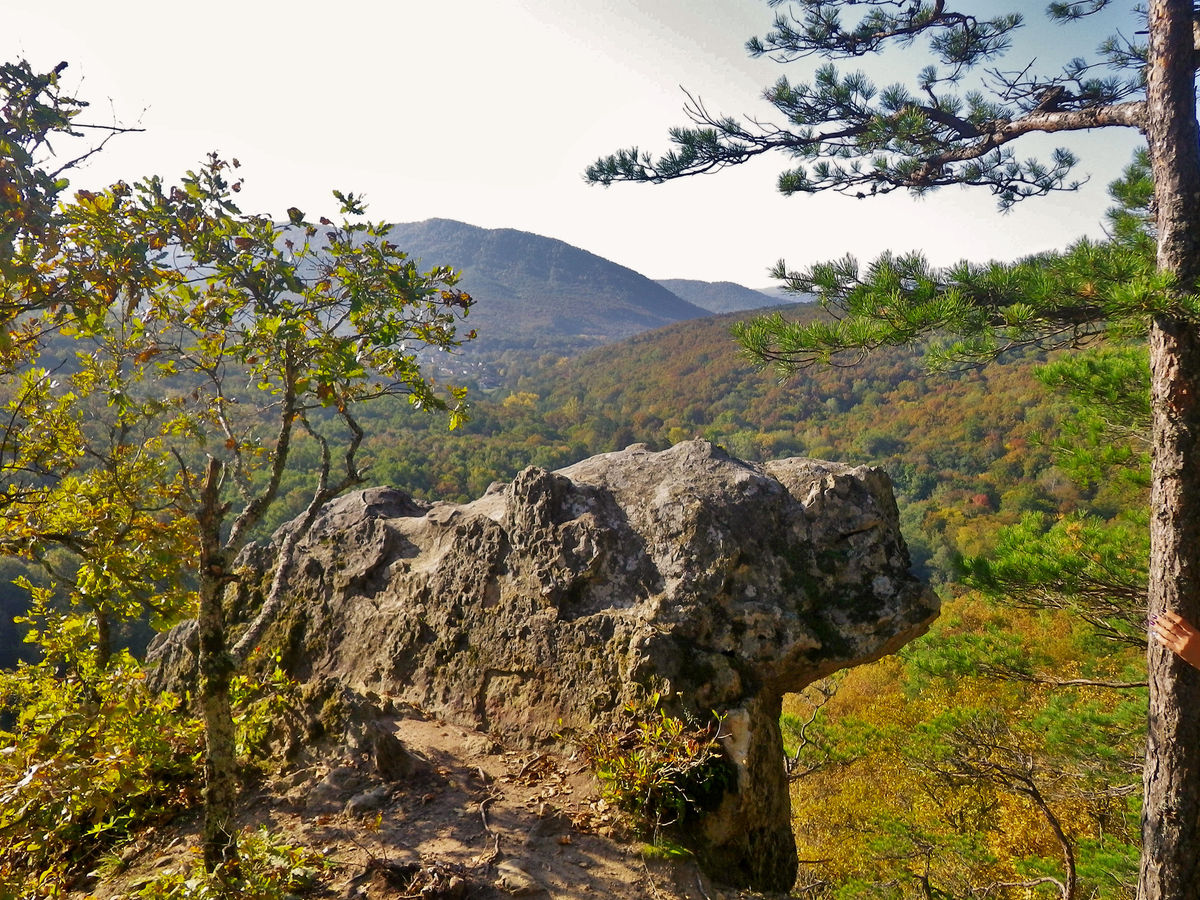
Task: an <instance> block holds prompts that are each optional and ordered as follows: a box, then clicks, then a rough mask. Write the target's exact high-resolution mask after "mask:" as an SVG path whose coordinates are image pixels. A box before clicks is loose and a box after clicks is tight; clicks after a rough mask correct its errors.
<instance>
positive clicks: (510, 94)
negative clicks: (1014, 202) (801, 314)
mask: <svg viewBox="0 0 1200 900" xmlns="http://www.w3.org/2000/svg"><path fill="white" fill-rule="evenodd" d="M1014 5H1016V6H1028V7H1029V13H1030V20H1031V25H1030V29H1031V31H1032V32H1033V37H1034V38H1035V42H1036V43H1038V44H1040V45H1041V46H1040V49H1041V50H1042V51H1050V52H1053V50H1054V49H1055V48H1054V43H1055V42H1056V41H1059V40H1061V39H1062V37H1061V32H1058V31H1054V32H1051V31H1050V30H1049V26H1046V25H1045V24H1043V22H1042V20H1041V19H1040V16H1039V15H1038V12H1039V11H1040V9H1041V8H1042V7H1043V5H1044V4H1042V3H1036V2H1029V3H1018V4H1014ZM991 6H994V4H983V5H982V7H981V8H987V7H991ZM0 10H2V12H3V16H2V19H0V21H3V23H4V28H3V33H2V34H0V50H2V51H3V54H4V57H5V58H7V59H16V58H19V57H25V58H28V59H29V60H30V61H31V62H32V63H34V64H35V66H37V67H39V68H43V69H47V70H48V69H49V68H51V67H53V66H54V65H55V64H56V63H58V62H59V61H60V60H66V61H68V62H69V63H70V66H69V68H68V69H67V70H66V72H65V73H64V80H65V84H66V86H67V87H68V88H69V89H71V90H73V91H75V92H76V93H77V94H78V96H81V97H83V98H85V99H88V100H90V101H92V104H93V106H92V110H91V111H90V113H91V115H90V118H91V120H93V121H102V122H111V121H112V120H113V119H114V118H115V119H117V120H119V121H121V122H122V123H125V124H137V125H140V126H141V127H143V128H145V129H146V130H145V133H143V134H136V135H127V136H124V137H122V138H120V139H118V140H117V141H115V142H113V143H112V144H110V146H109V148H108V149H106V150H105V152H104V153H103V154H102V155H101V156H100V157H99V158H97V161H96V162H94V163H93V164H92V165H90V166H89V168H88V169H87V170H86V171H85V172H84V173H82V174H81V175H79V176H77V177H76V178H75V179H74V182H75V184H76V185H78V186H84V185H90V186H96V185H99V184H102V183H108V182H110V181H113V180H116V179H117V178H125V179H126V180H130V179H133V178H136V177H139V176H141V175H146V174H161V175H163V176H164V177H167V178H173V177H175V176H177V175H178V174H180V173H181V172H183V171H184V170H186V169H187V168H190V167H193V166H194V165H195V164H196V163H197V162H199V160H200V159H201V158H202V157H203V156H204V154H206V153H207V152H208V151H210V150H217V151H219V152H220V153H222V154H223V155H226V156H236V157H238V158H239V159H240V160H241V162H242V163H243V169H242V173H243V174H244V176H245V177H246V182H247V183H246V189H245V190H244V191H243V194H242V197H243V206H244V208H246V209H248V210H253V211H256V212H267V213H271V214H273V215H276V216H278V217H282V216H283V211H284V210H285V209H286V208H287V207H288V206H299V207H301V208H302V209H304V210H305V211H306V212H307V213H309V214H310V215H316V214H321V213H327V212H332V211H333V201H332V200H331V199H330V194H329V192H330V190H331V189H333V188H338V189H341V190H346V191H355V192H362V193H365V194H366V195H367V199H368V202H369V204H370V211H371V214H372V216H373V217H374V218H378V219H385V220H389V221H396V222H408V221H416V220H420V219H426V218H430V217H435V216H437V217H445V218H453V219H460V220H462V221H465V222H469V223H471V224H474V225H480V226H484V227H491V228H498V227H511V228H519V229H522V230H525V231H532V232H536V233H539V234H544V235H548V236H551V237H556V238H560V239H562V240H565V241H568V242H570V243H572V244H576V245H578V246H580V247H583V248H584V249H587V250H590V251H592V252H594V253H598V254H600V255H601V256H605V257H607V258H609V259H612V260H614V261H615V262H618V263H621V264H623V265H627V266H630V267H632V268H634V269H637V270H638V271H640V272H642V273H644V274H646V275H649V276H651V277H654V278H700V279H705V280H710V281H717V280H730V281H738V282H741V283H743V284H746V285H748V286H751V287H763V286H766V285H767V284H768V283H769V279H768V277H767V275H766V271H767V269H768V268H769V267H770V266H771V264H772V263H774V261H775V260H777V259H779V258H781V257H783V258H786V259H787V260H788V263H789V264H790V265H794V266H799V265H803V264H806V263H810V262H816V261H820V260H823V259H828V258H831V257H838V256H842V255H844V254H846V253H854V254H855V255H858V256H860V257H864V258H866V257H870V256H873V255H875V254H877V253H879V252H881V251H883V250H886V249H895V250H912V249H922V250H924V251H925V252H926V253H927V254H928V255H929V256H930V258H931V259H933V260H934V261H935V262H937V263H950V262H953V261H956V260H958V259H960V258H963V257H971V258H978V259H987V258H1000V259H1007V258H1012V257H1014V256H1018V255H1022V254H1025V253H1030V252H1034V251H1038V250H1044V249H1049V248H1054V247H1061V246H1063V245H1065V244H1066V243H1068V242H1069V241H1070V240H1072V239H1074V238H1076V237H1079V236H1080V235H1082V234H1084V233H1089V234H1098V233H1099V223H1100V219H1101V216H1102V214H1103V211H1104V209H1105V207H1106V206H1107V198H1106V195H1105V190H1104V189H1105V185H1106V184H1107V183H1108V181H1110V180H1111V179H1112V178H1113V177H1115V176H1116V175H1117V174H1118V173H1119V171H1120V168H1121V166H1122V165H1123V164H1124V163H1125V162H1126V161H1127V160H1128V159H1129V156H1130V152H1131V150H1132V148H1133V147H1134V146H1136V143H1137V141H1136V135H1135V134H1133V133H1132V132H1123V131H1122V132H1115V131H1108V132H1107V133H1105V132H1098V133H1096V134H1093V135H1088V136H1071V137H1068V138H1067V139H1066V140H1067V142H1069V144H1070V146H1072V147H1073V148H1076V150H1077V152H1078V154H1079V155H1080V156H1081V157H1082V160H1083V164H1082V166H1081V169H1080V171H1081V173H1083V174H1089V173H1090V174H1091V175H1092V176H1093V177H1092V180H1091V182H1090V183H1089V184H1088V185H1087V186H1086V187H1085V189H1084V190H1083V191H1081V192H1080V193H1078V194H1074V195H1057V196H1055V197H1051V198H1046V199H1041V200H1031V201H1027V202H1026V203H1024V204H1022V205H1021V206H1020V207H1019V208H1018V210H1017V211H1016V212H1014V213H1010V214H1009V215H1007V216H1001V215H999V214H998V213H996V211H995V204H994V202H993V200H992V198H991V197H990V196H989V195H987V194H986V193H982V192H972V191H964V190H961V189H956V188H952V189H945V190H943V191H940V192H938V193H936V194H934V195H933V196H931V197H928V198H925V199H922V200H914V199H911V198H909V197H907V196H900V195H896V194H893V195H890V196H888V197H885V198H876V199H869V200H862V201H858V200H853V199H850V198H846V197H842V196H840V195H821V196H796V197H792V198H783V197H780V196H779V195H778V194H777V193H776V192H775V189H774V182H775V177H776V175H777V173H778V171H779V170H780V169H781V168H783V167H784V163H785V161H784V160H782V159H762V158H760V159H758V160H755V161H754V162H753V163H751V164H748V165H746V166H743V167H740V168H737V169H733V170H728V171H726V172H724V173H721V174H718V175H716V176H708V177H699V178H690V179H684V180H683V181H678V182H673V183H669V184H665V185H659V186H653V185H626V184H622V185H616V186H614V187H611V188H608V189H604V188H598V187H589V186H587V185H586V184H585V183H584V181H583V176H582V172H583V169H584V168H585V166H586V165H587V164H588V163H590V162H591V161H592V160H594V159H595V158H596V157H598V156H600V155H604V154H607V153H609V152H612V151H614V150H616V149H618V148H620V147H625V146H630V145H638V146H640V147H642V148H644V149H648V150H652V151H658V150H661V149H664V148H665V147H666V145H667V141H666V130H667V128H668V126H670V125H675V124H681V123H682V122H683V121H684V118H683V116H682V114H681V106H682V103H683V100H684V98H683V94H682V92H681V90H680V86H681V85H682V86H685V87H687V88H688V89H689V90H691V91H692V92H694V93H696V94H697V95H699V96H700V97H702V98H703V99H704V101H705V102H706V104H707V105H708V106H709V108H710V109H711V110H712V111H714V112H722V113H729V114H742V113H749V114H758V115H759V116H765V115H767V114H768V113H769V109H768V108H767V107H766V106H765V104H764V103H763V102H762V101H761V100H760V99H759V95H760V92H761V89H762V87H763V86H765V85H767V84H769V83H771V82H773V81H774V80H775V79H776V78H777V77H778V75H779V74H780V73H781V72H782V71H787V72H788V73H789V75H790V76H791V77H793V79H794V80H795V79H800V78H802V76H803V70H802V69H801V68H800V67H799V66H796V65H793V66H789V67H781V66H779V65H778V64H776V63H773V62H771V61H769V60H751V59H749V58H748V57H747V56H746V53H745V51H744V49H743V46H744V42H745V40H746V39H747V38H748V37H750V36H751V35H754V34H760V35H761V34H763V33H765V32H766V31H767V30H768V28H769V26H770V22H771V18H772V16H773V11H772V10H771V9H770V8H769V7H768V5H767V3H766V2H765V0H455V2H450V0H391V2H384V0H341V2H323V3H316V2H310V0H290V2H288V3H276V2H269V0H240V2H232V0H203V2H194V3H193V2H183V0H165V2H164V0H157V2H143V0H107V2H103V3H100V2H96V0H0ZM1043 31H1044V32H1045V33H1044V34H1043V33H1042V32H1043ZM1038 49H1039V48H1035V51H1034V52H1037V50H1038ZM1082 49H1087V48H1086V47H1084V48H1082ZM909 54H910V56H911V57H912V63H911V65H910V66H909V68H911V69H913V70H915V69H916V68H919V67H920V65H922V64H923V62H924V60H923V59H922V58H921V55H920V51H919V50H918V49H916V48H914V49H913V50H911V51H909ZM1047 58H1049V57H1047ZM900 62H901V63H906V62H907V61H905V60H900ZM899 71H900V69H897V72H899ZM429 262H434V261H432V260H431V261H429ZM437 262H442V261H441V260H438V261H437Z"/></svg>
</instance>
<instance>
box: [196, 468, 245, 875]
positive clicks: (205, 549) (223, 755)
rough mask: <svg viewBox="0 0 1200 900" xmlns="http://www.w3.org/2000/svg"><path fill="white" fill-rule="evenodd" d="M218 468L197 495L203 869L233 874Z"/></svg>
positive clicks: (233, 789)
mask: <svg viewBox="0 0 1200 900" xmlns="http://www.w3.org/2000/svg"><path fill="white" fill-rule="evenodd" d="M221 474H222V466H221V464H220V463H219V462H217V461H216V460H214V459H209V462H208V470H207V471H206V473H205V478H204V487H203V490H202V492H201V496H200V509H199V511H198V515H197V525H198V526H199V530H200V590H199V593H200V609H199V614H198V616H197V620H198V621H197V624H198V626H199V632H200V634H199V638H200V659H199V669H200V710H201V715H202V717H203V719H204V737H205V753H204V836H203V849H204V867H205V868H206V869H207V870H208V871H210V872H216V871H217V870H222V871H224V872H225V873H226V874H234V873H235V872H236V869H237V859H238V855H237V832H236V829H235V827H234V811H235V808H236V804H237V743H236V739H235V736H234V730H233V711H232V709H231V706H230V700H229V688H230V683H231V681H232V679H233V673H234V662H233V656H232V654H230V652H229V648H228V646H227V645H226V640H225V617H224V612H223V610H222V609H221V600H222V597H223V595H224V593H225V572H226V568H227V562H228V560H227V559H226V556H227V554H226V553H225V551H224V548H223V547H222V546H221V520H222V518H223V517H224V516H223V513H224V510H223V509H222V507H221V503H220V491H221Z"/></svg>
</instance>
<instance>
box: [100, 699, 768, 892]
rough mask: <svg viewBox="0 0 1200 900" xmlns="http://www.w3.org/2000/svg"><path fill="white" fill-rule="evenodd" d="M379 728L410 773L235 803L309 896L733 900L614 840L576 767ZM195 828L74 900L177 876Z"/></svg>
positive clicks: (350, 760)
mask: <svg viewBox="0 0 1200 900" xmlns="http://www.w3.org/2000/svg"><path fill="white" fill-rule="evenodd" d="M387 728H388V730H390V731H392V732H393V733H394V734H395V735H396V736H397V737H398V738H399V739H400V741H401V742H402V743H403V745H404V747H406V748H407V750H408V751H409V753H410V754H411V757H412V760H413V762H414V763H415V765H414V767H413V771H412V772H411V773H410V774H409V775H408V776H407V777H405V778H404V779H401V780H397V781H393V782H391V783H388V782H385V781H384V780H383V779H381V778H380V777H379V775H378V773H377V771H375V770H376V769H377V766H375V765H374V764H372V763H371V762H370V760H369V759H368V758H367V757H366V756H365V755H362V754H358V755H355V754H353V753H349V752H346V753H342V754H340V755H339V756H335V757H334V758H331V759H327V760H325V761H323V762H320V763H317V764H314V765H311V766H309V767H307V768H301V769H292V770H289V771H285V772H284V773H283V774H282V775H279V776H277V777H275V778H273V779H271V780H270V781H268V782H267V783H265V784H264V785H263V786H261V787H260V788H259V789H257V790H255V791H251V792H248V794H247V796H246V798H245V811H244V817H243V823H244V825H245V826H247V827H257V826H260V825H266V826H268V827H269V828H270V829H271V830H272V831H274V832H276V833H277V834H280V835H282V836H283V838H284V839H285V840H288V841H290V842H293V843H301V844H304V845H305V846H307V847H310V848H313V849H317V850H319V851H320V852H321V853H322V855H323V856H324V858H325V859H326V860H327V862H329V863H331V864H332V867H331V868H330V869H329V870H328V871H327V872H326V874H325V876H324V878H323V880H322V884H321V886H320V887H319V888H318V889H317V890H316V891H315V892H314V893H313V894H311V896H314V897H320V898H347V900H353V898H361V900H393V898H427V900H437V898H445V900H454V898H482V900H488V898H504V897H511V896H529V897H539V896H540V897H555V898H568V900H591V898H599V897H613V898H622V900H635V898H636V900H642V898H645V900H735V898H738V900H741V898H754V897H762V896H763V895H759V894H754V893H751V892H746V891H738V890H731V889H728V888H722V887H720V886H715V885H713V884H712V883H711V882H710V881H709V879H708V878H707V877H706V876H704V875H703V874H702V873H701V872H700V871H699V869H698V867H697V866H696V863H695V861H694V859H691V858H686V857H685V858H682V859H667V860H663V859H656V858H654V857H653V854H651V855H650V857H649V858H648V857H647V855H646V854H645V853H644V852H643V851H644V850H645V845H644V844H640V843H637V842H628V841H622V840H620V839H619V837H620V834H621V829H620V828H619V825H618V822H617V818H616V816H615V815H614V812H613V810H611V809H610V808H609V807H608V806H607V805H606V803H605V801H604V800H603V799H601V798H600V796H599V792H598V790H597V786H596V783H595V780H594V778H593V777H592V776H591V775H590V773H589V772H588V771H587V768H586V766H585V765H584V764H583V762H582V761H579V760H573V759H568V758H564V757H562V756H559V755H556V754H554V753H549V752H538V751H532V750H526V751H511V750H504V749H502V748H501V747H499V746H498V745H497V744H496V743H495V742H494V741H493V740H492V739H491V738H489V737H488V736H487V735H484V734H481V733H479V732H474V731H469V730H466V729H463V728H460V727H457V726H454V725H450V724H447V723H445V722H439V721H436V720H432V719H427V718H425V717H424V716H422V715H420V714H416V713H412V714H405V715H403V716H399V717H394V718H390V719H389V720H387ZM197 843H198V820H197V819H189V820H187V821H178V822H175V823H172V824H171V825H170V826H165V827H162V828H159V829H157V830H155V831H154V832H151V833H149V834H147V835H146V836H145V837H144V838H143V839H141V840H139V841H138V842H136V843H135V844H133V845H131V846H130V847H129V848H127V849H126V851H125V853H124V856H123V866H122V869H121V871H120V872H118V873H116V874H114V875H111V876H108V877H106V878H105V879H104V880H103V881H100V882H98V883H92V884H89V885H87V886H86V890H85V891H83V892H81V893H80V894H77V896H80V897H94V898H95V900H118V898H121V897H123V896H125V895H126V893H127V892H128V891H130V890H131V889H133V888H135V887H136V886H137V885H138V884H141V883H145V881H146V880H147V878H148V877H149V876H151V875H153V874H154V873H155V872H159V871H162V870H163V869H167V868H174V869H176V870H185V869H187V868H188V867H189V866H190V865H191V864H192V862H193V861H194V859H195V857H196V854H197V849H196V847H197Z"/></svg>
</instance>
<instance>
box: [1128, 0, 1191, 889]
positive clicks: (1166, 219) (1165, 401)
mask: <svg viewBox="0 0 1200 900" xmlns="http://www.w3.org/2000/svg"><path fill="white" fill-rule="evenodd" d="M1149 16H1150V19H1149V26H1150V65H1149V66H1148V68H1147V109H1146V123H1145V130H1146V138H1147V141H1148V143H1149V146H1150V157H1151V163H1152V166H1153V172H1154V180H1155V201H1156V205H1157V226H1158V239H1159V244H1158V265H1159V268H1160V269H1164V270H1168V271H1171V272H1173V273H1174V274H1175V275H1176V277H1177V278H1178V285H1179V289H1180V290H1181V291H1185V292H1190V291H1193V290H1195V288H1196V285H1197V283H1198V281H1200V277H1198V276H1200V137H1198V135H1197V125H1196V103H1195V66H1196V54H1195V50H1194V48H1193V33H1192V22H1193V17H1194V14H1193V11H1192V3H1191V2H1190V0H1187V2H1180V0H1153V2H1151V3H1150V4H1149ZM1150 370H1151V373H1150V378H1151V399H1152V405H1153V410H1154V449H1153V457H1152V474H1153V479H1152V480H1153V487H1152V489H1151V513H1152V514H1151V524H1150V579H1149V598H1148V599H1149V611H1150V614H1151V615H1155V614H1157V613H1160V612H1162V611H1163V610H1168V609H1170V610H1175V611H1177V612H1179V613H1180V614H1181V615H1183V616H1184V617H1185V618H1187V619H1189V620H1191V621H1193V622H1200V455H1198V453H1197V438H1198V437H1200V332H1198V330H1197V328H1196V325H1195V324H1194V323H1192V322H1189V321H1185V320H1182V319H1179V318H1175V317H1171V316H1160V317H1158V318H1157V319H1156V321H1155V322H1154V323H1153V326H1152V328H1151V334H1150ZM1147 660H1148V666H1149V673H1150V709H1149V722H1148V729H1147V744H1146V768H1145V774H1144V790H1145V805H1144V807H1143V814H1142V865H1141V875H1140V878H1139V882H1138V897H1139V900H1189V898H1191V900H1194V898H1200V671H1197V670H1195V669H1192V668H1191V667H1190V666H1188V665H1187V664H1186V663H1184V662H1182V661H1181V660H1180V659H1179V658H1178V657H1176V656H1175V655H1174V654H1173V653H1171V652H1170V651H1168V650H1166V649H1164V648H1162V647H1160V646H1159V645H1158V644H1157V642H1155V641H1150V643H1149V650H1148V653H1147Z"/></svg>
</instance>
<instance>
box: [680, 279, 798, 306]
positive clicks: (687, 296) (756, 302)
mask: <svg viewBox="0 0 1200 900" xmlns="http://www.w3.org/2000/svg"><path fill="white" fill-rule="evenodd" d="M658 283H659V284H661V285H662V286H663V287H665V288H666V289H667V290H668V291H670V292H671V293H673V294H675V295H676V296H678V297H682V298H683V299H684V300H686V301H687V302H688V303H694V304H695V305H696V306H699V307H702V308H703V309H707V310H708V311H709V312H713V313H726V312H741V311H743V310H747V309H762V308H763V307H764V306H783V305H784V304H787V303H794V302H795V300H796V298H795V297H794V296H784V295H781V294H770V293H767V292H766V291H755V290H752V289H750V288H748V287H745V286H744V285H740V284H736V283H735V282H732V281H696V280H694V279H692V278H660V279H658Z"/></svg>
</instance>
